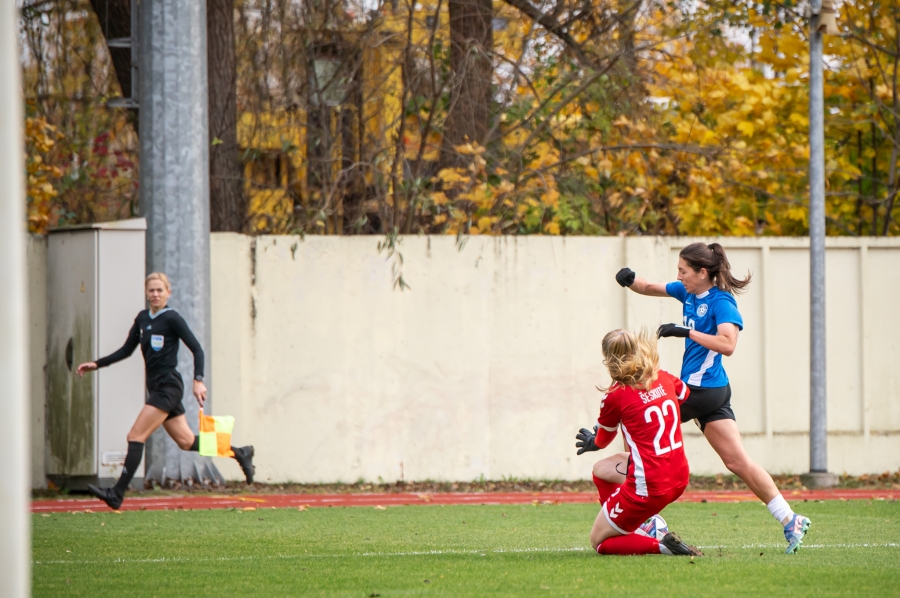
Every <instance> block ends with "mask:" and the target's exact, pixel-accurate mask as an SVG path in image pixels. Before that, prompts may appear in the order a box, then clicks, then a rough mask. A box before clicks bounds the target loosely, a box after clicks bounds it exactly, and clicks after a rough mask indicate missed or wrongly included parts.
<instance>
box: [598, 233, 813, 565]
mask: <svg viewBox="0 0 900 598" xmlns="http://www.w3.org/2000/svg"><path fill="white" fill-rule="evenodd" d="M616 281H617V282H618V283H619V284H620V285H622V286H623V287H628V288H630V289H631V290H632V291H634V292H636V293H639V294H641V295H648V296H650V297H674V298H675V299H677V300H678V301H680V302H681V303H682V305H683V315H684V321H683V322H682V323H681V324H663V325H662V326H660V327H659V330H658V331H657V334H658V335H659V336H660V337H679V338H684V339H685V350H684V358H683V360H682V366H681V379H682V380H683V381H684V382H685V383H686V384H687V385H688V387H689V388H690V390H691V394H690V397H689V398H688V399H687V400H686V401H685V402H684V404H683V405H682V407H681V421H683V422H686V421H689V420H691V419H696V420H697V421H698V422H699V424H700V429H701V431H702V432H703V434H704V436H706V439H707V441H709V444H710V445H711V446H712V447H713V449H714V450H715V451H716V453H718V454H719V457H721V458H722V462H723V463H724V464H725V466H726V467H727V468H728V469H729V471H731V472H732V473H734V474H735V475H737V476H738V477H739V478H741V479H742V480H743V481H744V483H746V484H747V486H748V487H749V488H750V489H751V490H752V491H753V493H754V494H756V496H757V497H759V499H760V500H762V501H763V502H764V503H766V506H767V507H768V508H769V512H770V513H772V516H773V517H775V519H776V520H778V521H779V522H780V523H781V524H782V525H783V526H784V537H785V539H786V540H787V542H788V549H787V553H788V554H791V553H794V552H796V551H797V549H798V548H799V547H800V544H801V543H802V542H803V537H804V535H805V534H806V531H807V529H809V525H810V521H809V519H808V518H806V517H804V516H803V515H798V514H795V513H794V512H793V511H792V510H791V507H790V506H789V505H788V503H787V501H785V500H784V497H783V496H782V495H781V493H780V492H779V491H778V488H777V487H776V486H775V482H774V481H773V480H772V476H770V475H769V474H768V473H767V472H766V470H764V469H763V468H762V467H760V466H759V465H758V464H757V463H756V462H755V461H753V459H751V458H750V456H749V455H747V453H746V451H745V450H744V447H743V444H742V443H741V433H740V432H739V431H738V427H737V423H736V422H735V417H734V411H733V410H732V408H731V385H730V384H729V383H728V375H727V374H726V373H725V368H723V367H722V355H728V356H730V355H732V354H733V353H734V351H735V348H736V347H737V341H738V333H739V332H740V331H741V330H742V329H743V327H744V322H743V320H742V319H741V314H740V312H739V311H738V308H737V301H735V298H734V295H735V294H739V293H741V292H742V291H744V290H745V289H746V288H747V286H748V285H749V284H750V276H749V275H748V276H747V278H745V279H744V280H738V279H736V278H735V277H734V276H733V275H732V273H731V264H729V262H728V258H727V257H726V255H725V249H724V248H723V247H722V246H721V245H719V244H718V243H711V244H709V245H707V244H705V243H692V244H690V245H688V246H687V247H685V248H684V249H682V250H681V252H680V253H679V255H678V280H677V281H675V282H670V283H668V284H662V283H652V282H648V281H646V280H644V279H643V278H639V277H638V276H636V275H635V273H634V272H633V271H631V270H630V269H629V268H623V269H622V270H620V271H619V273H618V274H616ZM612 459H614V460H615V457H613V458H612Z"/></svg>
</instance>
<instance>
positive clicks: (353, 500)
mask: <svg viewBox="0 0 900 598" xmlns="http://www.w3.org/2000/svg"><path fill="white" fill-rule="evenodd" d="M895 496H896V497H897V498H900V490H898V491H895V490H802V491H801V490H793V491H786V492H785V497H786V498H787V499H788V500H789V501H797V500H895ZM596 497H597V495H596V494H595V493H593V492H477V493H476V492H473V493H463V492H446V493H444V492H441V493H434V494H424V493H422V494H263V495H248V496H244V495H241V496H234V495H208V494H187V495H168V496H158V497H141V496H138V497H134V498H126V499H125V502H124V504H123V505H122V509H121V510H123V511H166V510H176V509H184V510H197V509H242V510H247V511H251V510H255V509H286V508H298V507H299V508H307V507H374V508H379V507H381V508H387V507H398V506H403V505H423V504H432V505H520V504H560V503H590V502H594V501H595V500H597V498H596ZM747 501H750V502H756V501H757V498H756V497H755V496H753V494H752V493H750V492H728V491H718V492H705V491H696V492H695V491H690V492H685V493H684V495H682V497H681V498H680V499H679V502H747ZM110 510H111V509H110V508H109V507H107V506H106V505H105V504H103V503H102V502H100V501H99V500H96V499H93V498H81V499H60V500H36V501H33V502H32V503H31V512H32V513H69V512H87V513H94V512H103V511H110Z"/></svg>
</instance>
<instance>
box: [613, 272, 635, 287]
mask: <svg viewBox="0 0 900 598" xmlns="http://www.w3.org/2000/svg"><path fill="white" fill-rule="evenodd" d="M635 276H636V274H635V273H634V270H632V269H631V268H622V269H621V270H619V272H618V273H617V274H616V282H617V283H619V286H622V287H630V286H631V285H633V284H634V277H635Z"/></svg>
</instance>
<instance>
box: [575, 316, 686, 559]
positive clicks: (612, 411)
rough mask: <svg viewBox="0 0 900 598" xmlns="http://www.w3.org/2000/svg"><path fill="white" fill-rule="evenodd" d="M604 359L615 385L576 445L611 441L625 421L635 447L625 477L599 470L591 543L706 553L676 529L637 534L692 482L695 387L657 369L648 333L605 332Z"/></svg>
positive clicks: (582, 448)
mask: <svg viewBox="0 0 900 598" xmlns="http://www.w3.org/2000/svg"><path fill="white" fill-rule="evenodd" d="M603 359H604V361H603V363H604V364H605V365H606V367H607V368H608V369H609V374H610V376H611V377H612V380H613V384H612V386H610V388H609V389H608V392H607V394H606V396H605V397H604V399H603V402H602V404H601V407H600V417H599V418H598V420H597V422H598V425H597V426H594V432H593V433H592V432H591V431H590V430H587V429H586V428H582V429H581V431H580V432H579V433H578V435H577V436H576V438H577V439H578V442H577V443H576V444H575V446H576V447H578V449H579V450H578V454H579V455H580V454H582V453H584V452H586V451H596V450H600V449H601V448H605V447H606V446H608V445H609V443H610V442H612V440H613V439H614V438H615V437H616V427H617V426H619V427H621V428H622V435H623V436H624V437H625V442H626V443H627V444H628V448H629V454H628V465H627V473H626V477H625V483H624V484H621V485H616V484H611V483H609V482H605V481H603V480H602V479H600V478H598V477H597V476H596V475H595V476H594V483H595V484H596V486H597V490H598V492H599V493H600V502H602V503H603V508H602V509H601V510H600V514H599V515H597V519H596V521H594V527H593V528H592V529H591V546H593V547H594V549H595V550H596V551H597V552H598V553H599V554H667V555H692V556H702V553H701V552H700V551H699V550H697V549H696V548H695V547H693V546H688V545H687V544H685V543H684V542H682V541H681V538H679V537H678V535H677V534H674V533H668V534H666V535H665V537H664V538H663V539H662V540H657V539H656V538H651V537H647V536H642V535H638V534H634V533H632V532H634V531H635V530H636V529H638V527H639V526H640V525H641V524H642V523H643V522H644V521H645V520H646V519H647V518H648V517H650V516H652V515H655V514H656V513H659V512H660V511H661V510H662V509H663V508H664V507H665V506H666V505H668V504H670V503H672V502H674V501H675V500H677V499H678V497H679V496H681V494H682V492H684V489H685V488H686V487H687V484H688V474H689V469H688V462H687V458H686V457H685V455H684V447H683V446H682V440H681V416H680V408H679V406H680V403H681V401H683V400H685V399H686V398H687V397H688V393H689V392H690V391H689V390H688V388H687V386H685V385H684V384H683V383H682V382H681V380H679V379H678V378H676V377H675V376H672V375H671V374H669V373H667V372H664V371H661V370H660V369H659V354H658V353H657V351H656V339H655V338H653V337H651V336H649V335H648V334H646V333H643V334H641V335H635V334H633V333H631V332H628V331H627V330H613V331H612V332H610V333H609V334H607V335H606V336H605V337H604V338H603ZM600 463H603V461H601V462H600ZM600 463H598V465H599V464H600Z"/></svg>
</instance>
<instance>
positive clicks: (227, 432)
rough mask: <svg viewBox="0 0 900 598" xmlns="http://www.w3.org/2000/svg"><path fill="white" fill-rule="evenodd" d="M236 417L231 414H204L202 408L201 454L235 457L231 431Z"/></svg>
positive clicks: (205, 455)
mask: <svg viewBox="0 0 900 598" xmlns="http://www.w3.org/2000/svg"><path fill="white" fill-rule="evenodd" d="M233 430H234V418H233V417H231V416H230V415H203V409H201V410H200V454H201V455H203V456H204V457H234V452H232V450H231V432H232V431H233Z"/></svg>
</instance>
